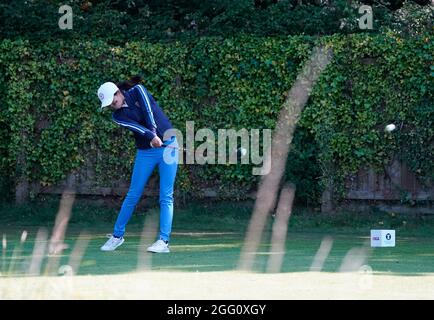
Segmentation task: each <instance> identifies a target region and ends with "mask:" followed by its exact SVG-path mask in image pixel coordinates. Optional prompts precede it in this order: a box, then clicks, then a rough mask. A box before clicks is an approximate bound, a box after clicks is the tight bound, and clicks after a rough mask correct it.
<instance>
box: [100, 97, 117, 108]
mask: <svg viewBox="0 0 434 320" xmlns="http://www.w3.org/2000/svg"><path fill="white" fill-rule="evenodd" d="M113 98H114V97H112V98H111V99H105V100H104V101H102V102H101V109H102V108H105V107H108V106H109V105H111V104H112V102H113Z"/></svg>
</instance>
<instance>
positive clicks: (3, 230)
mask: <svg viewBox="0 0 434 320" xmlns="http://www.w3.org/2000/svg"><path fill="white" fill-rule="evenodd" d="M58 205H59V200H58V199H48V200H47V199H45V201H42V202H41V201H38V202H33V203H31V204H28V205H26V206H22V207H16V206H13V205H7V204H3V205H2V206H1V208H0V217H1V218H0V223H1V224H0V225H1V227H0V234H1V235H5V236H6V238H7V240H8V246H7V249H6V250H5V251H4V254H3V256H2V265H3V267H2V270H1V272H2V274H3V275H10V276H11V275H23V274H25V270H26V268H27V267H28V264H29V261H30V260H29V259H30V258H31V255H32V251H33V248H34V243H35V236H36V233H37V231H38V230H39V229H40V228H46V229H47V230H48V231H50V228H51V227H52V226H53V223H54V219H55V216H56V213H57V211H58ZM252 209H253V204H252V203H248V202H244V203H240V202H237V203H228V202H220V203H216V202H214V203H212V202H209V203H191V204H188V205H185V206H183V207H181V206H178V207H177V209H176V211H175V216H174V223H173V234H172V241H171V244H170V245H171V253H170V254H168V255H151V254H147V253H146V247H147V245H149V243H150V242H152V241H153V240H152V239H150V238H149V239H147V242H149V243H143V242H142V240H141V233H142V230H143V227H144V222H145V221H149V220H147V219H149V217H151V216H153V217H158V207H156V206H155V205H154V206H149V207H139V208H137V210H136V214H135V215H134V216H133V217H132V219H131V221H130V223H129V224H128V227H127V233H126V235H125V238H126V241H125V243H124V244H123V245H122V247H120V248H119V249H118V250H116V251H115V252H101V251H100V250H99V248H100V246H101V245H102V244H103V243H104V242H105V241H106V234H107V233H110V232H111V231H112V228H113V224H114V221H115V219H116V216H117V212H118V211H117V210H118V207H117V204H116V203H115V204H114V205H107V204H106V203H101V202H100V203H98V202H95V201H82V200H78V201H76V202H75V204H74V207H73V212H72V217H71V221H70V224H69V226H68V229H67V234H66V238H65V243H66V244H68V245H69V247H68V248H67V249H66V250H65V251H64V252H63V256H62V257H60V259H61V262H60V264H68V263H69V262H68V261H69V258H70V254H71V252H72V250H73V247H74V244H75V243H76V241H77V238H78V236H79V234H80V233H82V232H83V231H86V232H87V234H88V238H89V244H88V246H87V248H86V251H85V254H84V256H83V258H82V260H81V263H80V268H79V270H78V274H118V273H125V272H131V271H134V270H137V266H138V259H139V258H140V257H142V258H143V257H144V258H145V259H146V260H147V261H148V262H147V263H148V264H149V268H151V269H152V270H163V271H167V270H169V271H175V270H177V271H189V272H195V271H204V272H207V271H228V270H234V269H236V268H237V265H238V262H239V261H238V260H239V257H240V252H241V248H242V246H243V241H244V237H245V232H246V230H247V226H248V223H249V221H250V217H251V214H252ZM273 222H274V218H273V217H272V216H271V215H270V217H269V218H268V219H267V223H266V226H265V229H264V233H263V237H262V241H261V244H260V247H259V248H258V252H257V257H256V259H255V263H254V266H253V269H254V270H255V271H257V272H265V271H266V268H267V263H268V259H269V257H270V248H271V244H270V239H271V231H272V225H273ZM389 228H391V229H395V230H396V235H397V239H396V247H394V248H375V249H374V248H369V234H370V233H369V232H370V229H389ZM23 230H26V231H27V232H28V237H27V240H26V242H25V243H24V244H23V245H22V247H21V248H20V254H19V255H18V256H14V250H15V251H16V248H18V247H19V246H20V245H19V239H20V235H21V232H22V231H23ZM325 237H329V238H330V239H331V240H332V241H333V245H332V249H331V251H330V253H329V255H328V257H327V259H326V261H325V263H324V265H323V269H322V271H327V272H337V271H339V268H340V266H341V264H342V262H343V259H344V257H345V255H346V254H347V253H348V251H349V250H350V249H352V248H355V247H359V248H360V247H365V248H367V250H368V251H367V261H366V263H367V264H369V266H371V268H372V269H373V270H374V272H378V273H386V274H400V275H409V274H411V275H418V274H423V273H432V272H434V254H433V253H432V248H433V247H434V216H426V215H403V214H396V213H392V212H389V213H387V212H370V213H366V212H365V213H358V212H341V213H336V214H321V213H320V212H316V211H312V210H307V209H302V208H295V209H294V212H293V214H292V216H291V218H290V223H289V228H288V234H287V239H286V243H285V244H286V247H285V255H284V260H283V263H282V272H304V271H309V269H310V266H311V264H312V262H313V258H314V256H315V254H316V252H317V250H318V248H319V246H320V244H321V241H322V240H323V239H324V238H325ZM48 259H49V258H45V260H44V264H47V262H48ZM12 261H14V262H13V265H14V268H13V270H10V268H9V266H11V263H12Z"/></svg>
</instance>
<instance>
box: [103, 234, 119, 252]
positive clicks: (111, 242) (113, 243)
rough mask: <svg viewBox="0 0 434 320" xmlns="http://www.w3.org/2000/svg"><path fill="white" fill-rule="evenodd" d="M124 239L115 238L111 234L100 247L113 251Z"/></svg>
mask: <svg viewBox="0 0 434 320" xmlns="http://www.w3.org/2000/svg"><path fill="white" fill-rule="evenodd" d="M124 241H125V239H124V238H123V237H122V238H115V237H113V236H111V237H110V239H108V240H107V242H106V243H105V244H104V245H103V246H102V247H101V250H102V251H113V250H115V249H116V248H117V247H119V246H120V245H121V244H122V243H124Z"/></svg>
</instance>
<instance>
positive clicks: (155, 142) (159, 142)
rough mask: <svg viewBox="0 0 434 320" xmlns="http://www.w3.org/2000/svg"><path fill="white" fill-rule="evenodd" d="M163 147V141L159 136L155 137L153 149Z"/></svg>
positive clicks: (152, 142) (152, 143)
mask: <svg viewBox="0 0 434 320" xmlns="http://www.w3.org/2000/svg"><path fill="white" fill-rule="evenodd" d="M162 145H163V142H162V141H161V139H160V138H159V137H158V136H155V137H154V139H152V141H151V146H152V147H153V148H158V147H161V146H162Z"/></svg>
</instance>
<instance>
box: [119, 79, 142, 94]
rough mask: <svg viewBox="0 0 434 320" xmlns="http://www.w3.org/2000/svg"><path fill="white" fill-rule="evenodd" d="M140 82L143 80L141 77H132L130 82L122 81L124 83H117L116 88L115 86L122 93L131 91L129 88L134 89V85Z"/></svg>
mask: <svg viewBox="0 0 434 320" xmlns="http://www.w3.org/2000/svg"><path fill="white" fill-rule="evenodd" d="M142 80H143V79H142V77H141V76H134V77H132V78H131V79H130V80H124V81H121V82H118V83H117V84H116V86H117V87H118V88H119V89H121V90H123V91H126V90H129V89H131V88H132V87H134V86H135V85H137V84H139V83H141V82H142Z"/></svg>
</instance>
